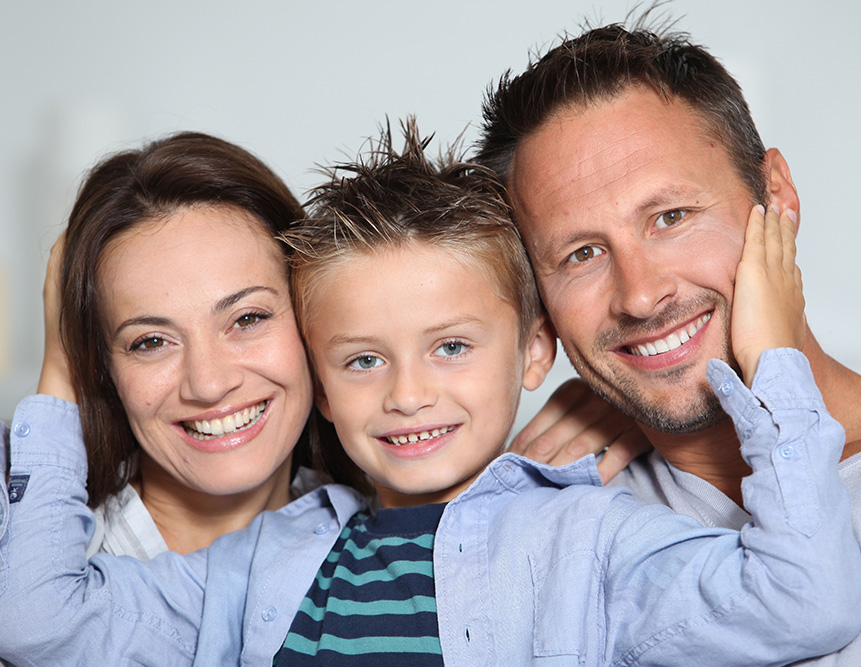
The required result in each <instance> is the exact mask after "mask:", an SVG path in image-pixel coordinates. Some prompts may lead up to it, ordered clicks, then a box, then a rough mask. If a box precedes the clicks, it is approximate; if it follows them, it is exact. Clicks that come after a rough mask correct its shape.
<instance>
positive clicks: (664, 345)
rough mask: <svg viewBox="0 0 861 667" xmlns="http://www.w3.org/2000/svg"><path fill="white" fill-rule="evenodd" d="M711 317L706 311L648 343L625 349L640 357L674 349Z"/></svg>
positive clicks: (686, 340)
mask: <svg viewBox="0 0 861 667" xmlns="http://www.w3.org/2000/svg"><path fill="white" fill-rule="evenodd" d="M711 317H712V314H711V313H706V314H705V315H703V316H701V317H698V318H697V319H696V320H695V321H693V322H691V323H690V324H688V325H687V326H684V327H682V328H681V329H677V330H676V331H674V332H673V333H671V334H669V335H668V336H666V337H664V338H659V339H658V340H653V341H652V342H650V343H641V344H639V345H632V346H630V347H628V348H626V349H627V350H628V353H629V354H633V355H638V356H641V357H653V356H655V355H656V354H663V353H664V352H669V351H670V350H675V349H676V348H677V347H681V346H682V345H684V344H685V343H687V342H688V341H689V340H690V339H691V338H692V337H693V335H694V334H695V333H696V332H697V331H699V330H700V329H702V328H703V325H705V323H706V322H708V321H709V320H710V319H711Z"/></svg>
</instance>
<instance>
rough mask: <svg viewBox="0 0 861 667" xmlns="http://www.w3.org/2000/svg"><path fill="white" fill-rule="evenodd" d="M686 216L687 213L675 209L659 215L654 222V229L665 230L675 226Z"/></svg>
mask: <svg viewBox="0 0 861 667" xmlns="http://www.w3.org/2000/svg"><path fill="white" fill-rule="evenodd" d="M685 215H687V211H685V210H683V209H680V208H676V209H673V210H672V211H667V212H666V213H661V215H659V216H658V219H657V220H656V221H655V227H656V228H657V229H666V228H667V227H672V226H673V225H677V224H678V223H679V222H681V221H682V218H684V217H685Z"/></svg>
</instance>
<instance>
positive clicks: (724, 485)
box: [641, 329, 861, 505]
mask: <svg viewBox="0 0 861 667" xmlns="http://www.w3.org/2000/svg"><path fill="white" fill-rule="evenodd" d="M803 351H804V354H805V355H806V356H807V359H808V360H809V361H810V367H811V369H812V370H813V376H814V378H815V379H816V384H817V385H818V386H819V390H820V391H821V392H822V397H823V399H824V400H825V406H826V407H827V408H828V411H829V412H830V413H831V415H832V416H833V417H834V418H835V419H836V420H837V421H839V422H840V423H841V424H842V425H843V428H844V429H845V430H846V447H845V448H844V450H843V458H844V459H845V458H849V457H850V456H852V455H853V454H857V453H858V452H861V375H859V374H858V373H855V372H853V371H851V370H849V369H848V368H846V367H845V366H843V365H842V364H840V363H838V362H837V361H835V360H834V359H832V358H831V357H829V356H828V355H827V354H825V352H824V351H823V350H822V348H821V347H820V346H819V343H818V342H817V341H816V339H815V338H814V337H813V334H812V333H811V332H810V330H809V329H808V331H807V340H806V342H805V345H804V350H803ZM641 428H642V429H643V431H644V432H645V434H646V437H648V439H649V440H650V441H651V443H652V444H653V445H654V447H655V449H656V450H658V452H660V453H661V455H662V456H663V457H664V458H665V459H666V460H667V461H668V462H669V463H671V464H672V465H674V466H675V467H677V468H679V469H680V470H684V471H686V472H689V473H692V474H694V475H697V476H698V477H701V478H702V479H704V480H706V481H707V482H709V483H710V484H712V485H713V486H715V487H717V488H718V489H720V490H721V491H722V492H723V493H725V494H726V495H727V496H729V497H730V498H731V499H732V500H733V501H735V502H736V503H737V504H738V505H742V498H741V480H742V479H743V478H744V477H745V476H747V475H748V474H750V468H749V467H748V466H747V464H746V463H745V462H744V459H742V457H741V453H740V451H739V442H738V439H737V437H736V435H735V429H734V427H733V424H732V421H731V420H730V419H726V420H724V421H723V422H721V423H720V424H718V425H717V426H713V427H711V428H709V429H706V430H704V431H699V432H697V433H687V434H682V435H675V434H667V433H660V432H658V431H654V430H651V429H648V428H646V427H642V426H641Z"/></svg>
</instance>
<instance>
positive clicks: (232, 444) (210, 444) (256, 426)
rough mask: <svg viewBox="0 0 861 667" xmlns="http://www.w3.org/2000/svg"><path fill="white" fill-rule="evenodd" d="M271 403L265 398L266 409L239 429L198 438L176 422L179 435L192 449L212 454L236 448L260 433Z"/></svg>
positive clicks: (270, 412)
mask: <svg viewBox="0 0 861 667" xmlns="http://www.w3.org/2000/svg"><path fill="white" fill-rule="evenodd" d="M272 404H273V401H272V400H271V399H269V400H267V401H266V409H265V410H264V411H263V412H262V413H261V414H260V417H259V419H258V420H257V421H256V422H254V423H253V424H251V425H250V426H248V427H247V428H245V429H243V430H241V431H234V432H232V433H225V434H224V435H220V436H217V437H213V438H210V439H207V440H199V439H197V438H195V437H194V436H192V435H189V434H188V432H187V431H186V430H185V428H184V427H183V425H182V423H177V425H176V426H177V430H178V431H179V432H180V435H181V437H182V439H183V440H184V441H185V442H186V444H188V445H189V446H190V447H191V448H192V449H196V450H198V451H200V452H204V453H207V454H212V453H217V452H225V451H228V450H231V449H236V448H238V447H242V446H244V445H246V444H248V443H249V442H251V441H252V440H253V439H254V438H256V437H257V436H258V435H259V434H260V431H262V430H263V427H264V426H265V425H266V424H267V422H268V420H269V416H270V415H271V414H272V412H273V409H272Z"/></svg>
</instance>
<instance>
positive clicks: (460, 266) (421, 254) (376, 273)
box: [309, 241, 513, 337]
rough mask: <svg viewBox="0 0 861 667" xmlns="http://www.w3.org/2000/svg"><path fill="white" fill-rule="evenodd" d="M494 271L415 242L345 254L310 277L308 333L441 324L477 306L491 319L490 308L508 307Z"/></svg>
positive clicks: (476, 261)
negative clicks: (314, 277) (312, 313)
mask: <svg viewBox="0 0 861 667" xmlns="http://www.w3.org/2000/svg"><path fill="white" fill-rule="evenodd" d="M493 274H494V272H493V270H492V269H491V268H490V267H488V266H487V263H486V262H483V261H480V260H479V259H478V258H476V257H475V256H474V255H473V254H471V253H459V252H457V251H455V250H454V249H451V248H446V247H442V246H436V245H431V244H428V243H423V242H417V241H410V242H408V243H404V244H398V245H392V246H386V247H382V248H376V249H373V250H365V249H356V250H355V251H349V252H345V253H342V255H341V256H340V258H339V259H338V261H337V262H333V263H332V264H331V265H330V266H328V267H327V268H326V270H325V271H324V272H322V273H321V274H320V275H319V276H318V279H317V280H315V281H314V282H315V284H314V285H313V287H312V290H311V294H310V295H309V296H310V297H311V303H309V306H310V307H311V309H313V311H314V315H313V317H312V319H311V321H310V322H309V328H310V331H309V333H311V334H312V337H313V333H314V332H315V330H316V331H320V330H321V329H327V330H333V329H342V330H350V329H355V328H359V327H362V326H366V327H370V328H373V327H374V326H384V327H389V328H390V327H399V328H403V327H405V326H406V325H410V328H416V327H415V325H418V324H425V325H426V326H425V327H423V328H428V329H432V328H434V327H437V328H441V327H443V326H444V325H445V324H446V323H447V322H456V321H462V320H463V319H464V317H463V316H464V315H468V314H470V311H475V310H476V309H479V310H481V311H482V312H483V314H484V316H485V317H492V316H493V315H492V313H493V312H494V311H496V308H495V307H493V306H497V305H500V304H501V305H504V306H505V307H506V308H508V309H512V308H513V306H512V305H511V304H509V303H508V301H507V300H506V299H505V298H504V297H503V296H502V295H501V294H500V293H499V290H498V289H497V285H496V282H497V281H496V280H495V279H494V275H493ZM482 305H484V308H481V306H482ZM472 314H475V313H472ZM336 335H339V334H336ZM324 337H326V336H324Z"/></svg>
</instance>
